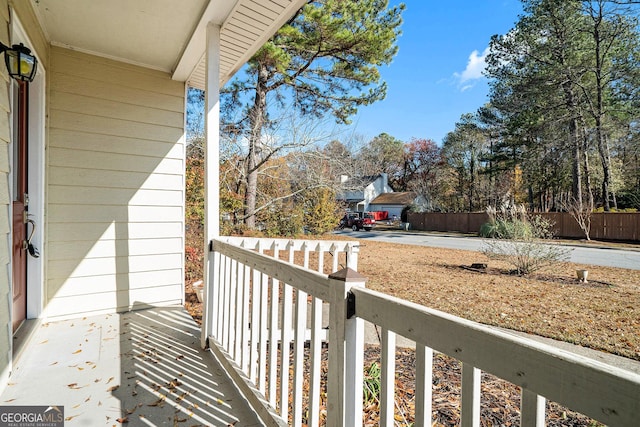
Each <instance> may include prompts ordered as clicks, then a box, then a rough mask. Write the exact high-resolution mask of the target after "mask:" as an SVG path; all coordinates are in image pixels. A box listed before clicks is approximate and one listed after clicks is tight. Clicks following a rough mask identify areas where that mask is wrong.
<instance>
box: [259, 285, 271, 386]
mask: <svg viewBox="0 0 640 427" xmlns="http://www.w3.org/2000/svg"><path fill="white" fill-rule="evenodd" d="M260 286H261V288H262V289H261V293H260V356H259V357H260V358H259V360H260V362H259V368H258V375H259V381H258V389H259V390H260V392H261V393H262V394H264V393H265V392H266V390H267V370H266V368H267V344H268V338H269V329H268V325H267V314H268V310H269V276H268V275H266V274H262V275H261V277H260Z"/></svg>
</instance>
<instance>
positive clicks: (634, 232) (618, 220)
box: [407, 212, 640, 241]
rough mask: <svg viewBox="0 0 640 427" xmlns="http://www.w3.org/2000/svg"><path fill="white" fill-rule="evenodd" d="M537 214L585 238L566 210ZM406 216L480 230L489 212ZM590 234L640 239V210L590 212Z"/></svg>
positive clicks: (417, 224)
mask: <svg viewBox="0 0 640 427" xmlns="http://www.w3.org/2000/svg"><path fill="white" fill-rule="evenodd" d="M535 215H539V216H541V217H543V218H547V219H549V220H550V221H551V222H553V224H554V234H555V235H556V236H557V237H566V238H584V233H583V232H582V230H581V229H580V227H579V226H578V223H577V222H576V220H575V219H573V217H572V216H571V214H569V213H567V212H548V213H537V214H535ZM407 220H408V222H409V223H410V224H411V228H412V229H413V230H422V231H454V232H459V233H478V231H480V227H481V226H482V224H484V223H485V222H487V221H488V220H489V216H488V215H487V214H486V213H485V212H472V213H465V212H462V213H438V212H423V213H409V215H408V217H407ZM590 237H591V238H592V239H597V240H598V239H599V240H625V241H640V213H594V214H592V215H591V232H590Z"/></svg>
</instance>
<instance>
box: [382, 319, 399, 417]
mask: <svg viewBox="0 0 640 427" xmlns="http://www.w3.org/2000/svg"><path fill="white" fill-rule="evenodd" d="M381 332H382V333H381V335H382V347H381V349H380V363H381V365H382V366H381V372H380V426H382V427H393V421H394V419H393V416H394V402H395V377H396V334H395V333H394V332H392V331H389V330H388V329H386V328H382V331H381Z"/></svg>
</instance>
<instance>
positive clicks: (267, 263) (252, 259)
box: [211, 239, 345, 302]
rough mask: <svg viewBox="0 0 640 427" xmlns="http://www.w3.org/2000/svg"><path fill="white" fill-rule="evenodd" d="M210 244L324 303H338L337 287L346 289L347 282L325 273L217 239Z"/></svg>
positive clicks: (219, 250)
mask: <svg viewBox="0 0 640 427" xmlns="http://www.w3.org/2000/svg"><path fill="white" fill-rule="evenodd" d="M211 243H212V249H213V250H214V251H216V252H219V253H220V254H222V255H225V256H228V257H229V258H231V259H234V260H236V261H238V262H240V263H241V264H244V265H248V266H250V267H251V268H253V269H255V270H257V271H260V272H262V273H265V274H267V275H269V276H271V277H273V278H274V279H277V280H280V281H281V282H284V283H287V284H289V285H291V286H293V287H294V288H297V289H300V290H301V291H303V292H306V293H308V294H309V295H312V296H314V297H317V298H320V299H322V300H325V301H329V302H335V298H336V295H337V293H336V289H337V288H338V285H339V284H342V285H343V286H344V283H345V282H344V281H341V280H336V279H331V278H329V276H327V275H326V274H322V273H318V272H315V271H313V270H309V269H307V268H304V267H300V266H298V265H295V264H292V263H289V262H287V261H282V260H277V259H275V258H273V257H271V256H269V255H264V254H261V253H258V252H254V251H252V250H248V249H247V248H243V247H239V246H237V245H234V244H232V243H227V242H225V241H223V240H219V239H214V240H212V241H211Z"/></svg>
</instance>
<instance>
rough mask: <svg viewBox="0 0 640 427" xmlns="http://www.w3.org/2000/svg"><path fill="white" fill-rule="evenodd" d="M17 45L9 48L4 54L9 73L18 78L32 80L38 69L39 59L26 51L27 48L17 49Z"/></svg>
mask: <svg viewBox="0 0 640 427" xmlns="http://www.w3.org/2000/svg"><path fill="white" fill-rule="evenodd" d="M15 47H16V46H14V49H8V50H7V51H5V54H4V55H5V56H4V59H5V62H6V64H7V70H8V71H9V75H10V76H11V77H13V78H14V79H16V80H23V81H27V82H32V81H33V79H34V77H35V76H36V71H37V69H38V60H37V59H36V58H35V56H33V55H30V54H29V53H27V52H25V50H27V49H26V48H23V49H16V48H15Z"/></svg>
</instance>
